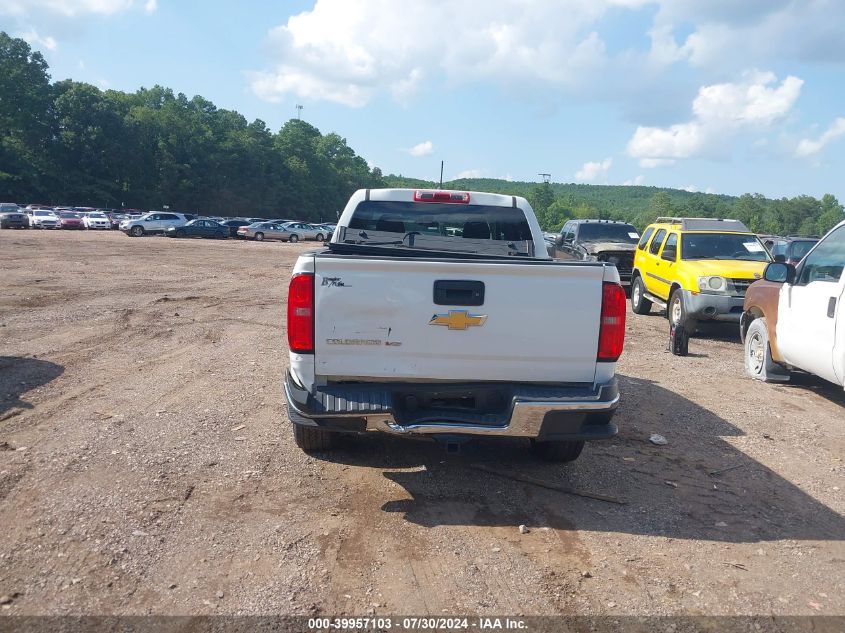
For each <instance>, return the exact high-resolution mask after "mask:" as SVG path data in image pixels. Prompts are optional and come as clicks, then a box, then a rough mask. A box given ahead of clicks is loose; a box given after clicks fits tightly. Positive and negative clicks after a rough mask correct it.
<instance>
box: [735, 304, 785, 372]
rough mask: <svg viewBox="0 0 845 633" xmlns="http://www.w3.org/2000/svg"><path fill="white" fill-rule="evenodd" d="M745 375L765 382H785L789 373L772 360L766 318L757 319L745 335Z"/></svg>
mask: <svg viewBox="0 0 845 633" xmlns="http://www.w3.org/2000/svg"><path fill="white" fill-rule="evenodd" d="M745 373H746V374H748V375H749V376H751V377H752V378H754V379H755V380H762V381H763V382H785V381H787V380H789V372H787V371H786V370H785V369H784V368H783V367H781V366H780V365H778V364H777V363H776V362H775V361H773V360H772V348H771V345H770V344H769V326H768V323H766V318H765V317H761V318H759V319H755V320H754V321H752V322H751V325H750V326H748V332H746V334H745Z"/></svg>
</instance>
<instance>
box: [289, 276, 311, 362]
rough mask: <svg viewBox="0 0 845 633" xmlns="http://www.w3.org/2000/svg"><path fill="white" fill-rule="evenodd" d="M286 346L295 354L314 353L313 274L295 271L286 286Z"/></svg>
mask: <svg viewBox="0 0 845 633" xmlns="http://www.w3.org/2000/svg"><path fill="white" fill-rule="evenodd" d="M288 346H289V347H290V351H292V352H294V353H296V354H313V353H314V275H313V274H310V273H297V274H295V275H294V276H293V277H291V280H290V286H289V287H288Z"/></svg>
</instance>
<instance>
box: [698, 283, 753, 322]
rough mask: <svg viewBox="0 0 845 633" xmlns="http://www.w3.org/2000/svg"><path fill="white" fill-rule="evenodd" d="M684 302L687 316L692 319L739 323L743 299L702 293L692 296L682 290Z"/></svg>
mask: <svg viewBox="0 0 845 633" xmlns="http://www.w3.org/2000/svg"><path fill="white" fill-rule="evenodd" d="M684 301H685V307H686V309H687V314H688V315H689V316H690V317H692V318H693V319H696V320H700V321H706V320H710V321H726V322H729V323H739V319H740V317H741V316H742V305H743V303H744V302H745V297H729V296H726V295H709V294H704V293H701V294H695V295H694V294H692V293H691V292H690V291H689V290H684Z"/></svg>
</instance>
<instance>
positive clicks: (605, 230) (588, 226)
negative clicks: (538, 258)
mask: <svg viewBox="0 0 845 633" xmlns="http://www.w3.org/2000/svg"><path fill="white" fill-rule="evenodd" d="M639 239H640V234H639V233H638V232H637V229H636V228H635V227H634V226H632V225H631V224H627V223H625V222H616V221H612V220H570V221H569V222H566V223H565V224H564V225H563V228H561V230H560V234H559V235H557V237H556V238H555V255H554V257H555V259H563V260H566V259H574V260H581V261H600V262H609V263H611V264H613V265H614V266H616V269H617V270H618V271H619V279H620V281H621V282H622V285H623V286H627V285H630V283H631V270H632V269H633V267H634V251H635V250H636V248H637V241H638V240H639Z"/></svg>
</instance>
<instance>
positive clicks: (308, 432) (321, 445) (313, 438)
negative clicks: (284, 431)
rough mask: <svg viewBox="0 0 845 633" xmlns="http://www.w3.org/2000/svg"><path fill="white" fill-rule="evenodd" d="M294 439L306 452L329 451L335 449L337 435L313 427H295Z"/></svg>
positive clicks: (295, 425)
mask: <svg viewBox="0 0 845 633" xmlns="http://www.w3.org/2000/svg"><path fill="white" fill-rule="evenodd" d="M293 439H294V441H295V442H296V445H297V446H298V447H299V448H301V449H302V450H303V451H305V452H310V451H327V450H330V449H331V448H333V447H334V441H335V435H334V433H331V432H329V431H324V430H322V429H315V428H314V427H313V426H302V425H301V424H294V425H293Z"/></svg>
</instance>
